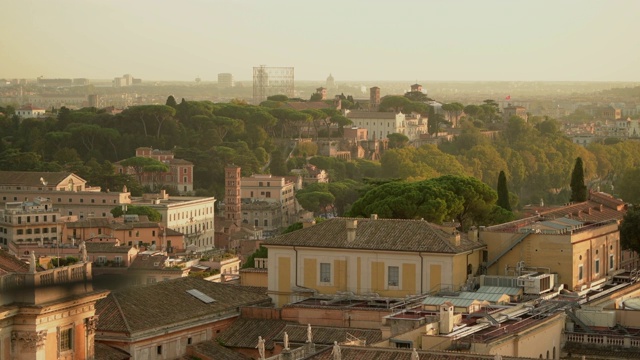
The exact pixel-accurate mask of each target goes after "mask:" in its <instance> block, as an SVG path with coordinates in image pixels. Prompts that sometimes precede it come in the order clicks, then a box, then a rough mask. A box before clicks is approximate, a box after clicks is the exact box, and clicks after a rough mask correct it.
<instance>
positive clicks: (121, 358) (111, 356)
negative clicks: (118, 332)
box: [94, 342, 131, 360]
mask: <svg viewBox="0 0 640 360" xmlns="http://www.w3.org/2000/svg"><path fill="white" fill-rule="evenodd" d="M94 349H95V357H94V360H129V359H131V355H129V353H127V352H125V351H124V350H120V349H116V348H114V347H111V346H109V345H106V344H103V343H100V342H96V343H95V346H94Z"/></svg>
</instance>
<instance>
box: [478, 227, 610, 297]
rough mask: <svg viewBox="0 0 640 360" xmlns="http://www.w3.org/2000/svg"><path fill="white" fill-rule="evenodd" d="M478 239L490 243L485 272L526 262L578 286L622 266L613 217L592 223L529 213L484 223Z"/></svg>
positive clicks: (501, 272) (574, 287)
mask: <svg viewBox="0 0 640 360" xmlns="http://www.w3.org/2000/svg"><path fill="white" fill-rule="evenodd" d="M479 238H480V239H481V240H482V241H483V242H484V243H486V244H487V246H488V262H487V273H488V274H490V275H505V273H504V271H505V269H509V268H515V267H517V266H518V263H520V262H524V264H526V266H528V267H537V268H546V269H548V270H549V271H550V272H553V273H557V274H558V282H559V283H560V284H565V286H566V287H567V288H568V289H570V290H581V289H582V287H583V286H584V287H589V286H590V285H591V284H593V283H595V282H598V281H602V280H604V279H606V278H607V276H609V275H611V274H613V273H615V272H616V271H618V269H619V268H620V259H619V254H620V232H619V230H618V223H617V221H615V220H612V221H604V222H600V223H590V222H583V221H578V220H573V219H569V218H558V219H553V220H544V219H543V218H538V217H534V218H528V219H523V220H519V221H515V222H512V223H508V224H502V225H497V226H492V227H488V228H486V229H483V231H480V233H479Z"/></svg>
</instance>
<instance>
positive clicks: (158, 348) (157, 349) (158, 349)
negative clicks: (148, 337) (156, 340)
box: [156, 345, 162, 355]
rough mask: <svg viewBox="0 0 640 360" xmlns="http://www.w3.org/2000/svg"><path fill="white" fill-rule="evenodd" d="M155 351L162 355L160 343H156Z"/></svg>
mask: <svg viewBox="0 0 640 360" xmlns="http://www.w3.org/2000/svg"><path fill="white" fill-rule="evenodd" d="M156 352H157V353H158V355H162V345H158V347H157V348H156Z"/></svg>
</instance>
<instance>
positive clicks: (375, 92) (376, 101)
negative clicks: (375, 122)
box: [369, 86, 380, 111]
mask: <svg viewBox="0 0 640 360" xmlns="http://www.w3.org/2000/svg"><path fill="white" fill-rule="evenodd" d="M378 106H380V88H379V87H377V86H374V87H372V88H371V89H369V109H370V110H371V111H376V110H378Z"/></svg>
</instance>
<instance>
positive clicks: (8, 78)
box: [1, 74, 640, 86]
mask: <svg viewBox="0 0 640 360" xmlns="http://www.w3.org/2000/svg"><path fill="white" fill-rule="evenodd" d="M232 75H233V74H232ZM38 77H39V76H38ZM38 77H16V76H5V77H1V78H2V79H5V80H13V79H26V80H34V81H35V80H37V79H38ZM134 77H135V76H134ZM43 79H87V80H89V81H100V82H110V81H113V78H91V77H84V76H56V77H49V76H44V77H43ZM136 79H137V78H136ZM140 79H141V80H142V83H141V84H134V85H131V86H136V85H145V84H149V83H150V82H182V83H193V84H197V82H196V81H195V78H194V79H191V80H177V79H142V78H140ZM233 81H234V82H253V79H236V78H235V77H234V79H233ZM294 81H295V82H323V83H324V82H326V78H325V79H321V80H310V79H295V78H294ZM348 82H381V83H400V82H406V83H411V84H415V83H418V84H419V83H621V84H639V85H640V80H638V81H635V80H420V79H418V80H416V79H413V80H406V79H397V80H375V79H374V80H363V79H355V80H335V83H348ZM200 83H218V79H217V78H216V79H214V80H208V79H201V81H200Z"/></svg>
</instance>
